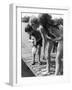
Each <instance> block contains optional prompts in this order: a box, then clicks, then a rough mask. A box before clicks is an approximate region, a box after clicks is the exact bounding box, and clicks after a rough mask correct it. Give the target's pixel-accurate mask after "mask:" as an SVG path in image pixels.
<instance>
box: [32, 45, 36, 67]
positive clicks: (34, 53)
mask: <svg viewBox="0 0 72 90" xmlns="http://www.w3.org/2000/svg"><path fill="white" fill-rule="evenodd" d="M36 51H37V48H36V47H35V46H33V48H32V60H33V64H32V65H34V64H35V56H36Z"/></svg>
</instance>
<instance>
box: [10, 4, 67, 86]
mask: <svg viewBox="0 0 72 90" xmlns="http://www.w3.org/2000/svg"><path fill="white" fill-rule="evenodd" d="M11 5H12V6H11ZM11 5H10V6H11V7H12V9H13V13H12V17H11V18H13V21H10V22H12V24H13V25H12V26H13V32H12V33H13V36H11V38H13V40H14V39H15V41H13V40H12V41H13V44H12V48H13V51H12V55H11V56H13V57H14V58H13V61H11V60H10V65H11V63H12V65H11V67H10V70H11V71H12V72H13V73H12V74H10V84H11V85H20V83H21V82H20V83H19V81H20V80H19V79H18V77H17V75H18V74H17V73H18V65H17V64H18V61H17V9H18V8H33V9H34V8H36V9H52V10H66V11H67V12H69V9H60V8H40V7H24V6H23V5H16V4H11ZM21 13H22V12H21ZM33 13H34V12H33ZM14 24H15V25H16V26H15V25H14ZM10 29H11V28H10ZM10 45H11V44H10ZM13 46H14V47H13ZM14 54H15V55H14ZM20 69H21V68H20ZM35 78H37V77H35ZM35 78H32V77H30V78H28V79H27V78H26V80H27V81H29V80H30V81H31V79H33V80H34V79H35ZM39 78H40V77H39ZM39 78H37V79H39ZM41 79H42V77H41ZM48 79H49V77H48ZM34 82H35V81H34ZM22 83H23V81H22ZM22 83H21V84H22Z"/></svg>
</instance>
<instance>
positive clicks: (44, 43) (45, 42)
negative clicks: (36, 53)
mask: <svg viewBox="0 0 72 90" xmlns="http://www.w3.org/2000/svg"><path fill="white" fill-rule="evenodd" d="M46 45H47V40H46V39H45V40H44V42H43V59H44V60H45V59H46V58H45V49H46Z"/></svg>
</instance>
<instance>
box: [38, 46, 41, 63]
mask: <svg viewBox="0 0 72 90" xmlns="http://www.w3.org/2000/svg"><path fill="white" fill-rule="evenodd" d="M40 56H41V46H40V45H39V47H38V57H39V63H40Z"/></svg>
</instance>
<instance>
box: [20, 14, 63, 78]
mask: <svg viewBox="0 0 72 90" xmlns="http://www.w3.org/2000/svg"><path fill="white" fill-rule="evenodd" d="M63 16H64V15H63V14H57V13H38V12H21V77H22V78H23V77H40V76H42V77H43V76H61V75H63V73H64V71H63V25H64V24H63Z"/></svg>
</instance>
